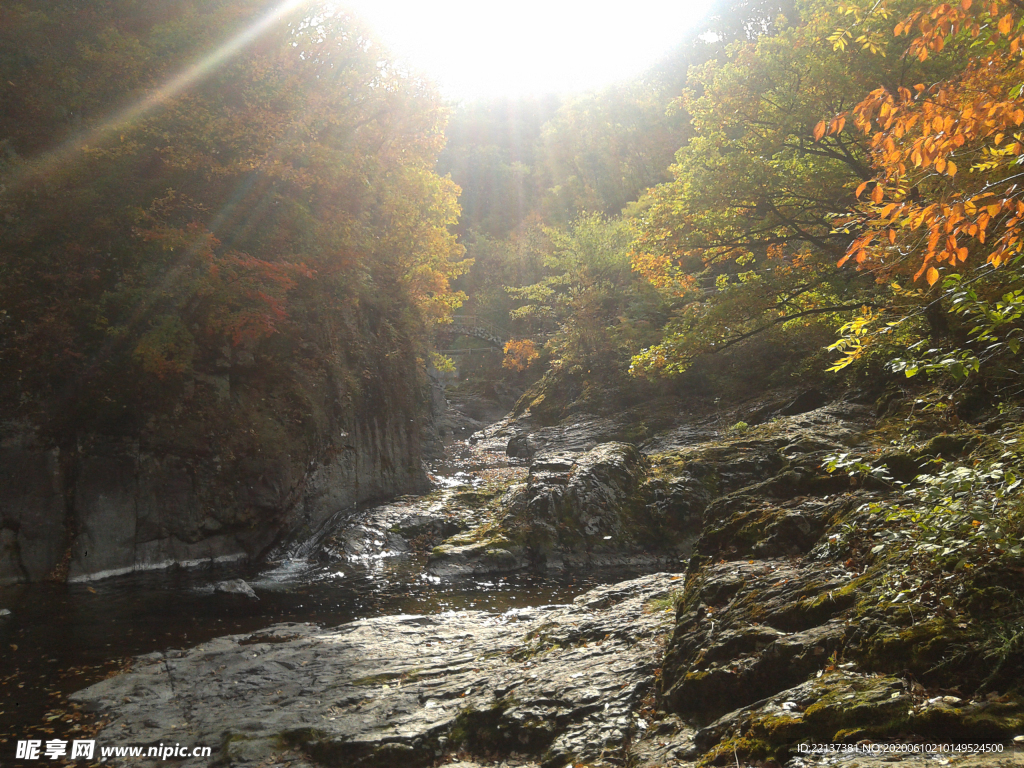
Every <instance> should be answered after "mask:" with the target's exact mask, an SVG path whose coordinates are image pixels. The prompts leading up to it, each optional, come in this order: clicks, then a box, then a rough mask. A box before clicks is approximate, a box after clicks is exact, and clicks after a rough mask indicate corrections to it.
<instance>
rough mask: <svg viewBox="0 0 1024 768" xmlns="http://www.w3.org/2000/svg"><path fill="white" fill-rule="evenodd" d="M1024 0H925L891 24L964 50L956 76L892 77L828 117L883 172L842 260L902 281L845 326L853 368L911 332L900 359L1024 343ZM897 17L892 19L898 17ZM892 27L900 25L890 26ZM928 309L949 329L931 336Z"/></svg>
mask: <svg viewBox="0 0 1024 768" xmlns="http://www.w3.org/2000/svg"><path fill="white" fill-rule="evenodd" d="M1021 18H1022V13H1021V8H1020V6H1019V5H1018V4H1017V3H1014V2H972V1H971V0H964V2H962V3H959V4H953V5H949V4H937V5H933V4H919V5H918V6H917V7H915V8H913V9H912V10H911V11H910V12H909V13H905V14H903V15H900V16H898V17H897V18H896V19H895V25H894V28H893V29H892V33H893V34H894V38H895V39H896V40H898V41H900V43H901V45H902V46H903V47H904V50H905V54H904V55H905V57H906V58H907V59H912V60H916V61H921V62H930V61H933V60H935V59H936V58H942V57H947V58H952V59H953V60H955V61H957V62H958V66H957V67H956V68H955V70H953V71H952V72H950V73H948V75H947V76H946V77H944V78H941V79H937V80H918V81H908V82H906V83H901V84H899V85H898V86H893V85H892V84H887V85H884V86H882V87H877V88H874V89H872V90H871V91H870V92H868V93H866V94H865V96H864V98H863V99H862V100H861V101H860V102H859V103H858V104H856V105H855V106H852V107H851V108H850V109H848V110H845V111H843V112H840V113H837V114H835V115H829V116H828V117H827V119H826V120H823V121H822V122H821V123H820V124H819V126H818V129H817V131H818V134H819V135H820V136H822V137H823V138H825V137H829V136H837V135H840V134H843V133H845V134H847V135H850V134H852V135H858V136H863V137H864V138H865V139H866V140H867V141H868V151H869V160H870V162H871V170H872V173H871V178H870V179H867V180H865V181H864V182H863V183H862V184H861V185H860V186H859V187H858V188H857V190H856V195H857V197H858V201H859V202H858V205H857V208H856V210H855V211H853V212H851V213H850V214H849V215H848V216H846V217H845V218H844V219H843V220H842V221H840V222H838V223H839V224H840V225H841V226H845V227H846V228H848V229H850V230H851V231H854V232H856V233H857V236H856V238H855V239H854V240H853V241H852V242H851V243H850V245H849V247H848V248H847V251H846V253H845V254H844V255H843V257H842V258H841V259H840V260H839V264H840V265H841V266H842V265H844V264H846V265H847V268H850V267H852V266H856V268H857V269H859V270H862V271H865V272H867V273H869V274H871V275H872V276H874V277H875V279H876V280H878V281H879V282H881V283H885V284H888V285H889V286H890V287H891V291H892V298H891V300H890V301H889V302H888V303H887V304H886V305H885V306H884V307H882V308H880V310H879V311H876V312H871V313H865V314H864V315H863V316H862V317H859V318H857V319H856V320H855V321H854V322H852V323H850V324H849V325H848V326H846V327H845V328H844V335H843V338H842V339H841V340H840V342H839V343H837V344H836V348H837V349H838V350H839V351H840V352H842V353H843V356H842V358H841V359H840V360H839V362H838V363H837V364H836V367H837V368H841V367H844V366H845V365H847V364H849V363H850V362H852V361H853V360H855V359H857V358H859V357H862V356H863V355H864V354H865V353H866V352H867V351H868V350H870V349H871V348H872V347H873V346H877V345H878V343H879V342H887V343H889V344H888V345H889V346H891V343H892V342H893V341H894V340H896V339H899V343H898V344H897V347H898V346H900V345H902V346H904V347H907V346H909V347H910V349H909V350H907V351H906V352H901V353H899V355H900V360H899V361H898V363H897V365H896V367H897V368H898V369H899V370H901V371H903V372H905V373H907V375H913V374H914V373H917V372H918V371H921V370H931V371H935V370H937V369H946V370H948V371H953V372H954V373H955V374H956V376H955V378H959V379H963V378H964V377H965V375H966V372H967V371H968V370H971V369H972V368H973V369H975V370H976V369H978V367H979V365H980V362H981V361H982V360H983V359H985V360H988V359H992V357H993V356H994V355H995V354H996V353H1000V354H1003V353H1008V354H1010V355H1015V354H1016V352H1017V349H1018V348H1019V333H1020V327H1019V323H1018V322H1017V319H1018V318H1019V317H1020V311H1019V310H1020V297H1019V290H1018V289H1019V288H1020V262H1021V251H1022V248H1024V244H1022V239H1024V232H1022V227H1021V222H1022V221H1024V203H1022V202H1021V201H1020V184H1019V179H1018V177H1019V166H1020V162H1021V160H1022V158H1024V141H1022V138H1024V137H1022V135H1021V131H1022V128H1021V126H1022V125H1024V98H1022V95H1021V85H1020V83H1021V81H1022V79H1024V62H1022V57H1021V45H1022V42H1024V36H1022V30H1021ZM887 26H888V25H887ZM886 31H889V30H886ZM922 318H926V319H928V320H930V325H931V326H932V330H933V331H937V332H939V335H940V336H943V335H945V336H950V338H946V339H944V340H943V343H942V344H938V345H936V344H934V343H932V344H927V345H919V344H917V343H916V342H915V341H914V340H913V333H912V332H911V329H913V328H914V327H915V326H917V325H920V324H921V322H922Z"/></svg>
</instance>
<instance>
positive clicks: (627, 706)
mask: <svg viewBox="0 0 1024 768" xmlns="http://www.w3.org/2000/svg"><path fill="white" fill-rule="evenodd" d="M679 583H680V578H679V577H678V576H674V575H671V574H664V573H663V574H655V575H652V576H645V577H643V578H640V579H635V580H633V581H630V582H625V583H622V584H618V585H614V586H609V587H600V588H598V589H595V590H592V591H591V592H589V593H587V594H585V595H582V596H581V597H579V598H577V599H576V600H575V601H574V603H573V604H572V605H568V606H547V607H543V608H528V609H518V610H515V611H510V612H508V613H505V614H497V615H496V614H488V613H482V612H476V611H467V612H459V613H448V614H442V615H438V616H408V615H406V616H386V617H380V618H376V619H367V620H361V621H356V622H352V623H350V624H345V625H342V626H340V627H337V628H335V629H321V628H318V627H315V626H312V625H309V624H279V625H275V626H273V627H270V628H268V629H265V630H261V631H259V632H256V633H253V634H249V635H234V636H230V637H222V638H218V639H216V640H213V641H211V642H208V643H204V644H203V645H201V646H198V647H196V648H193V649H191V650H187V651H168V652H166V653H155V654H150V655H149V656H145V657H141V658H140V659H137V660H136V662H135V664H134V666H133V668H132V670H131V671H130V672H128V673H126V674H122V675H120V676H118V677H113V678H110V679H108V680H104V681H102V682H100V683H98V684H96V685H94V686H92V687H90V688H87V689H86V690H84V691H81V692H79V693H77V694H74V695H73V696H72V699H73V700H74V701H76V702H79V703H81V704H83V705H85V706H86V707H87V708H89V709H91V710H93V711H94V712H97V713H99V714H101V715H102V716H103V717H105V718H110V722H109V724H108V725H107V726H106V729H105V730H104V731H103V732H101V733H100V734H98V735H97V739H98V740H100V741H101V742H104V741H108V742H113V741H116V742H117V743H138V744H148V743H156V742H158V741H160V740H161V739H163V740H166V739H167V738H168V734H171V733H173V734H174V738H175V740H180V741H182V742H184V741H185V739H186V738H187V739H188V740H189V741H190V742H191V743H193V744H203V745H211V746H215V752H216V753H215V755H214V762H217V761H222V762H224V763H230V764H232V765H236V766H247V765H248V766H256V765H258V764H260V763H264V761H272V760H274V759H275V757H276V756H278V755H280V754H282V753H285V752H289V753H290V754H294V753H297V754H298V755H299V756H300V757H301V758H303V759H305V760H309V761H310V762H312V763H317V764H322V763H329V764H341V765H346V766H351V767H352V768H362V767H363V766H376V765H410V766H413V765H429V764H433V763H434V762H435V761H436V760H438V758H441V757H444V756H446V755H451V756H454V755H455V754H457V753H458V754H459V755H460V756H461V757H462V759H463V760H466V761H467V762H465V763H464V764H465V765H467V766H473V765H477V763H476V762H474V761H473V758H474V757H478V758H480V762H483V759H482V758H483V757H484V756H493V755H501V756H503V757H504V758H507V759H509V760H510V761H511V762H509V763H508V764H509V765H526V764H529V765H533V766H537V765H541V766H550V767H551V768H555V767H556V766H557V768H562V766H565V765H566V764H567V763H570V762H573V763H576V762H587V763H589V762H594V763H595V764H596V763H597V761H598V760H599V759H600V758H602V756H603V755H607V754H610V753H620V754H621V753H622V751H623V750H625V749H628V745H629V744H630V742H631V740H633V739H634V738H639V737H640V735H641V733H646V732H647V731H648V730H652V729H655V730H656V729H657V723H655V722H651V723H650V724H648V723H647V721H646V720H645V725H648V727H647V728H641V727H640V726H639V725H638V719H639V718H640V715H639V710H640V708H641V707H642V706H643V702H644V699H645V696H647V695H648V693H649V692H650V691H651V690H652V687H653V685H654V681H655V675H656V671H657V668H658V665H659V657H660V654H661V646H660V643H659V638H660V637H661V636H662V635H663V634H664V632H665V631H666V629H667V621H668V619H669V617H668V616H667V615H666V614H665V613H664V612H658V611H651V610H649V608H648V606H649V604H650V602H651V601H652V600H659V599H666V598H668V597H669V596H670V595H671V593H672V590H673V589H674V588H675V587H676V585H677V584H679ZM175 726H177V727H176V728H175ZM671 727H672V728H677V727H682V726H681V725H680V724H673V725H672V726H671ZM172 728H174V730H172ZM515 756H518V759H517V758H516V757H515ZM527 758H529V759H527ZM132 764H133V765H150V764H156V761H150V762H146V761H145V760H143V761H139V760H137V759H135V760H133V762H132ZM199 764H200V762H199V761H185V762H184V763H181V765H183V766H188V768H192V767H193V766H198V765H199ZM202 764H204V765H205V764H206V761H204V762H203V763H202ZM264 764H266V763H264Z"/></svg>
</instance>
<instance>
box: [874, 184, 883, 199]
mask: <svg viewBox="0 0 1024 768" xmlns="http://www.w3.org/2000/svg"><path fill="white" fill-rule="evenodd" d="M884 196H885V190H884V189H882V185H881V184H875V188H874V189H873V190H871V200H872V202H875V203H880V202H882V198H883V197H884Z"/></svg>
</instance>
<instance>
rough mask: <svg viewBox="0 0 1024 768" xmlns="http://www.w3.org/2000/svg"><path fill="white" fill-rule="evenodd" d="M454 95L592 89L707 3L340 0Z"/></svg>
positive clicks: (642, 57)
mask: <svg viewBox="0 0 1024 768" xmlns="http://www.w3.org/2000/svg"><path fill="white" fill-rule="evenodd" d="M339 4H341V5H347V6H348V7H350V8H352V9H353V10H354V11H356V13H358V14H359V15H360V16H362V17H363V18H364V19H365V20H366V21H367V22H368V23H369V25H370V26H371V27H372V28H373V29H374V30H375V32H376V33H377V35H378V36H379V37H380V38H381V39H382V41H383V42H384V43H385V44H386V45H387V46H388V47H389V48H390V49H391V51H392V53H393V54H394V56H395V57H396V58H399V59H404V60H406V61H407V62H409V64H410V65H411V66H412V67H413V68H414V69H416V70H418V71H420V72H422V73H423V74H425V75H427V76H428V77H430V78H431V79H432V80H434V81H435V82H436V83H437V84H438V85H439V86H440V88H441V90H442V92H443V93H444V94H445V95H446V96H448V97H450V98H455V99H459V98H472V97H479V96H483V97H489V96H520V95H538V94H545V93H567V92H579V91H584V90H593V89H597V88H601V87H602V86H605V85H609V84H611V83H614V82H617V81H619V80H623V79H626V78H628V77H630V76H632V75H636V74H639V73H640V72H642V71H643V70H645V69H646V68H647V67H649V66H650V65H652V64H654V63H655V62H656V61H657V60H658V59H659V58H660V57H661V56H663V55H664V54H666V53H667V52H669V51H670V50H671V49H672V48H674V47H675V45H676V44H678V43H679V42H680V41H681V40H682V38H683V35H684V33H685V31H686V29H687V27H689V26H690V25H691V24H693V23H694V22H696V21H697V20H698V19H699V18H700V17H701V16H702V15H704V13H706V12H707V10H708V8H709V6H710V5H711V3H710V1H709V0H704V2H697V1H696V0H674V2H665V0H633V2H628V3H621V2H617V3H611V2H606V3H605V2H600V0H599V1H598V2H579V1H578V0H577V1H573V2H566V1H565V0H547V1H546V2H544V1H543V0H521V1H519V2H508V0H505V1H504V2H495V0H418V1H416V0H413V1H410V0H342V1H341V2H340V3H339Z"/></svg>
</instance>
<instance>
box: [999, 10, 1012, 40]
mask: <svg viewBox="0 0 1024 768" xmlns="http://www.w3.org/2000/svg"><path fill="white" fill-rule="evenodd" d="M1011 29H1013V16H1012V15H1011V14H1009V13H1008V14H1006V15H1005V16H1003V18H1001V19H1000V20H999V33H1000V34H1003V35H1007V34H1009V33H1010V30H1011Z"/></svg>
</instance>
